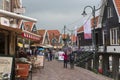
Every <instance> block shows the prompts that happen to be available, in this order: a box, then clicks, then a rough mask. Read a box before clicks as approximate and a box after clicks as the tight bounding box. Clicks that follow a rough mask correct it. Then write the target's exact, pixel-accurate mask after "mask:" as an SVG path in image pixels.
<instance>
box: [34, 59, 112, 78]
mask: <svg viewBox="0 0 120 80" xmlns="http://www.w3.org/2000/svg"><path fill="white" fill-rule="evenodd" d="M32 76H33V78H32V80H113V79H110V78H108V77H105V76H103V75H100V74H95V73H93V72H91V71H88V70H86V69H83V68H80V67H75V68H74V69H70V67H69V66H68V68H67V69H65V68H63V62H60V61H56V60H53V61H45V65H44V69H41V70H40V71H37V72H34V73H33V74H32Z"/></svg>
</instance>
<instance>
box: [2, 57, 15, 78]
mask: <svg viewBox="0 0 120 80" xmlns="http://www.w3.org/2000/svg"><path fill="white" fill-rule="evenodd" d="M12 66H13V57H5V56H0V80H11V73H12Z"/></svg>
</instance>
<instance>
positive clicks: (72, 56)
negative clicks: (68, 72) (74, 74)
mask: <svg viewBox="0 0 120 80" xmlns="http://www.w3.org/2000/svg"><path fill="white" fill-rule="evenodd" d="M69 59H70V67H71V69H74V60H75V54H74V53H73V52H71V53H70V55H69Z"/></svg>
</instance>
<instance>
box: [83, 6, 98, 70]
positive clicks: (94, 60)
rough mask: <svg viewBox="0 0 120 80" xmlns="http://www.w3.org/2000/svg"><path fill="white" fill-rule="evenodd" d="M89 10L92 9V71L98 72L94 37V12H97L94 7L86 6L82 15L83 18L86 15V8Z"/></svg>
mask: <svg viewBox="0 0 120 80" xmlns="http://www.w3.org/2000/svg"><path fill="white" fill-rule="evenodd" d="M88 7H89V8H91V9H92V16H93V21H94V23H93V31H92V46H93V50H94V57H93V69H94V70H98V64H97V61H96V58H97V54H96V53H97V49H96V48H97V47H96V35H95V27H96V19H95V11H97V10H98V9H95V6H93V7H92V6H86V7H84V11H83V13H82V15H83V16H85V15H87V13H86V11H85V10H86V8H88Z"/></svg>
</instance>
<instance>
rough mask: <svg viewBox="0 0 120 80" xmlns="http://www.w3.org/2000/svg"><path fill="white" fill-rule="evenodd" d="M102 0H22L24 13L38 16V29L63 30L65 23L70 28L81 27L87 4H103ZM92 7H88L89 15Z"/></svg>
mask: <svg viewBox="0 0 120 80" xmlns="http://www.w3.org/2000/svg"><path fill="white" fill-rule="evenodd" d="M100 1H101V0H22V3H23V6H24V7H25V8H26V12H25V14H24V15H26V16H29V17H32V18H36V19H37V20H38V21H37V24H36V25H37V28H38V29H47V30H48V29H58V30H59V31H60V32H62V30H63V28H64V25H66V27H67V28H68V29H70V30H73V29H74V27H75V26H76V27H80V26H82V24H83V20H84V19H85V17H83V16H82V15H81V13H82V12H83V9H84V7H85V6H87V5H90V6H94V5H95V6H96V8H98V7H99V6H100V5H101V2H100ZM90 10H91V9H90V8H87V9H86V12H87V13H88V15H90V14H89V13H91V11H90Z"/></svg>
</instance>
